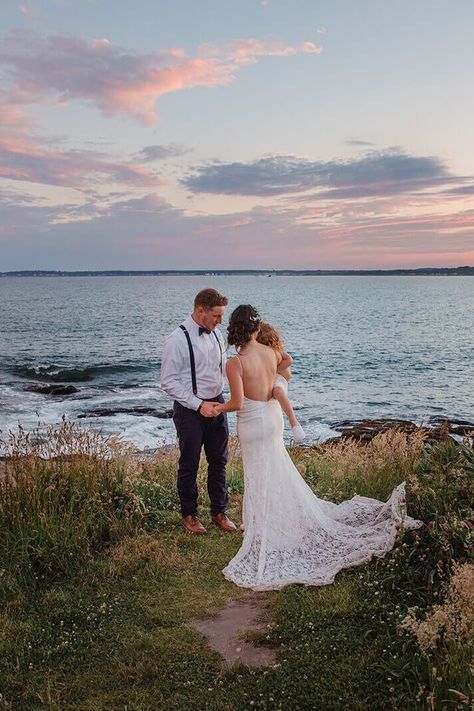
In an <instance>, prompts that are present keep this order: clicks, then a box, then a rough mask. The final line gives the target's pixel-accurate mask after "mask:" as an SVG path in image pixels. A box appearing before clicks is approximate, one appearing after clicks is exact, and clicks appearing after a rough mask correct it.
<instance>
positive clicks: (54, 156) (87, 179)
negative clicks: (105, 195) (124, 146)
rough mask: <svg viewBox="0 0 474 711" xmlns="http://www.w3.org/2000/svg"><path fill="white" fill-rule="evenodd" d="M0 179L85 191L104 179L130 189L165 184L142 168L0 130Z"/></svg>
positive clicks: (154, 174) (152, 173)
mask: <svg viewBox="0 0 474 711" xmlns="http://www.w3.org/2000/svg"><path fill="white" fill-rule="evenodd" d="M0 177H3V178H9V179H11V180H22V181H29V182H33V183H42V184H45V185H60V186H64V187H72V188H79V189H86V188H89V187H91V186H92V185H94V184H97V183H98V182H102V181H103V179H104V177H105V178H107V179H108V180H109V181H111V182H116V183H122V184H126V185H128V186H131V187H139V188H143V187H159V186H162V185H164V184H165V181H164V180H163V179H162V178H161V177H160V176H159V175H158V174H156V173H154V172H150V171H148V170H146V169H145V168H144V167H143V166H142V165H136V164H134V163H130V162H122V161H114V160H111V159H108V158H106V157H104V155H103V154H101V153H97V152H94V151H80V150H75V151H74V150H70V151H63V152H61V151H57V150H53V149H51V148H50V147H47V146H46V147H44V146H42V145H41V144H40V143H35V141H34V139H33V138H32V137H31V136H30V135H26V134H24V133H15V132H14V131H12V130H10V131H5V130H0Z"/></svg>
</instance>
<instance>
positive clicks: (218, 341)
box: [212, 331, 222, 373]
mask: <svg viewBox="0 0 474 711" xmlns="http://www.w3.org/2000/svg"><path fill="white" fill-rule="evenodd" d="M212 333H213V335H214V338H215V339H216V341H217V347H218V349H219V353H220V354H221V362H220V369H221V373H222V348H221V342H220V340H219V337H218V335H217V333H216V332H215V331H213V332H212Z"/></svg>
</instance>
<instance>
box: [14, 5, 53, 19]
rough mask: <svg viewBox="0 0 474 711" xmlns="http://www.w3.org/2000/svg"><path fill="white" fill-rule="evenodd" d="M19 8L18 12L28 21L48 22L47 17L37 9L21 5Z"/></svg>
mask: <svg viewBox="0 0 474 711" xmlns="http://www.w3.org/2000/svg"><path fill="white" fill-rule="evenodd" d="M17 8H18V12H20V13H21V14H22V15H23V17H26V19H27V20H31V21H32V22H42V21H43V20H46V15H44V14H43V13H42V12H41V10H39V9H38V8H36V7H32V6H31V5H25V4H23V3H21V4H19V5H17Z"/></svg>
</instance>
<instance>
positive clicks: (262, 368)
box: [237, 340, 278, 401]
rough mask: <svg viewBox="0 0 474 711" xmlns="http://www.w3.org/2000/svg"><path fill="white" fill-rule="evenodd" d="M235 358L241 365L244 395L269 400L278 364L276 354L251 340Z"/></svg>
mask: <svg viewBox="0 0 474 711" xmlns="http://www.w3.org/2000/svg"><path fill="white" fill-rule="evenodd" d="M237 358H238V360H239V361H240V365H241V375H242V382H243V386H244V395H245V397H247V398H249V399H250V400H262V401H266V400H270V399H271V397H272V390H273V381H274V380H275V375H276V372H277V365H278V356H277V354H276V353H275V351H274V350H273V348H270V347H269V346H264V345H263V344H261V343H258V342H257V341H255V340H251V341H250V342H249V343H247V345H246V346H245V348H243V349H242V351H241V352H240V353H239V355H238V356H237Z"/></svg>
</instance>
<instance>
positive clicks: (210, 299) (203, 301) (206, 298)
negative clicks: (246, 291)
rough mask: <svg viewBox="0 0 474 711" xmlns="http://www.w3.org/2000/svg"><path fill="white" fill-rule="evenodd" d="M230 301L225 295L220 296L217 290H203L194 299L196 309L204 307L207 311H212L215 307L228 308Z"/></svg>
mask: <svg viewBox="0 0 474 711" xmlns="http://www.w3.org/2000/svg"><path fill="white" fill-rule="evenodd" d="M228 303H229V300H228V298H227V296H224V294H220V293H219V292H218V291H217V290H216V289H202V291H200V292H199V294H196V296H195V297H194V308H195V309H197V307H198V306H202V308H203V309H205V310H206V311H210V310H211V309H213V308H214V306H227V304H228Z"/></svg>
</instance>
